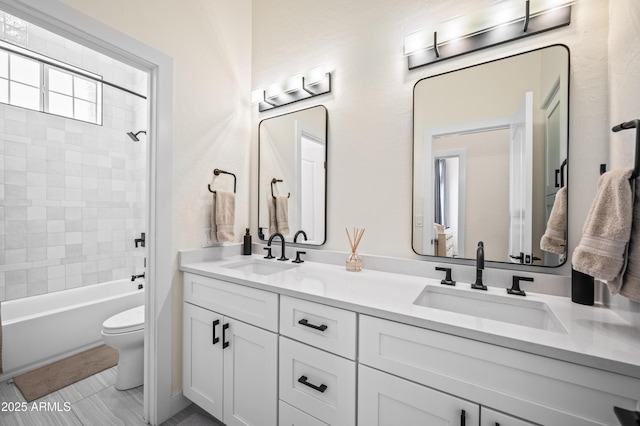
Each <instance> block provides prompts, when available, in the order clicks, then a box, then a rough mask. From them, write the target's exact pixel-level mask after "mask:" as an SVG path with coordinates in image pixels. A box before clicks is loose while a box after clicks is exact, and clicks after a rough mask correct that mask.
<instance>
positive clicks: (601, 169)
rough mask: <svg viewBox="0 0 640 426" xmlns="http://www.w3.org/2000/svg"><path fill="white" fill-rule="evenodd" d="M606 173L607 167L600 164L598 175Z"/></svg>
mask: <svg viewBox="0 0 640 426" xmlns="http://www.w3.org/2000/svg"><path fill="white" fill-rule="evenodd" d="M606 172H607V165H606V164H600V174H601V175H603V174H605V173H606Z"/></svg>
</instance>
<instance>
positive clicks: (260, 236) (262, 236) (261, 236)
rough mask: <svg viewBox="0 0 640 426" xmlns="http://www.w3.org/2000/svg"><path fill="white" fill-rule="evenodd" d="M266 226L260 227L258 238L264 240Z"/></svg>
mask: <svg viewBox="0 0 640 426" xmlns="http://www.w3.org/2000/svg"><path fill="white" fill-rule="evenodd" d="M263 229H264V228H258V238H260V239H261V240H264V231H263Z"/></svg>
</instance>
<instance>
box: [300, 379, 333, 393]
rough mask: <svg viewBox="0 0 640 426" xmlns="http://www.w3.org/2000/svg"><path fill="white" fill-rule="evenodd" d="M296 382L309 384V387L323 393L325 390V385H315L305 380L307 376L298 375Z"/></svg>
mask: <svg viewBox="0 0 640 426" xmlns="http://www.w3.org/2000/svg"><path fill="white" fill-rule="evenodd" d="M298 382H300V383H302V384H303V385H306V386H309V387H310V388H311V389H315V390H317V391H318V392H322V393H324V391H326V390H327V385H320V386H316V385H313V384H311V383H309V382H307V376H300V378H299V379H298Z"/></svg>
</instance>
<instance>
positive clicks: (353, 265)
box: [344, 228, 364, 272]
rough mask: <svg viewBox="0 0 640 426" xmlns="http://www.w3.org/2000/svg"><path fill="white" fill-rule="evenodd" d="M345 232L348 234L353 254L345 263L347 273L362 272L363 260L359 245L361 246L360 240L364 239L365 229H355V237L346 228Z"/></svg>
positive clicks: (350, 254)
mask: <svg viewBox="0 0 640 426" xmlns="http://www.w3.org/2000/svg"><path fill="white" fill-rule="evenodd" d="M344 230H345V231H346V232H347V238H348V239H349V246H351V253H349V256H347V261H346V262H345V264H346V267H347V271H351V272H360V271H362V259H360V256H359V255H358V252H357V250H358V245H359V244H360V240H361V239H362V235H363V234H364V228H362V229H358V228H353V237H352V236H351V234H350V233H349V230H348V229H347V228H344Z"/></svg>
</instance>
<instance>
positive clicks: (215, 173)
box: [207, 169, 236, 194]
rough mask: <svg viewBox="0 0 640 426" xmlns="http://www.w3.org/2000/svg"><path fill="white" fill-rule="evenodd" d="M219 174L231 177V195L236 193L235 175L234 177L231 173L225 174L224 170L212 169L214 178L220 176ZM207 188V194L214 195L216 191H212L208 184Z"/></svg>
mask: <svg viewBox="0 0 640 426" xmlns="http://www.w3.org/2000/svg"><path fill="white" fill-rule="evenodd" d="M220 173H222V174H225V175H231V176H233V193H234V194H235V193H236V175H234V174H233V173H231V172H225V171H224V170H220V169H214V170H213V174H214V175H216V176H220ZM207 188H209V192H211V193H213V194H215V193H216V191H213V190H212V189H211V184H208V185H207Z"/></svg>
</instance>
